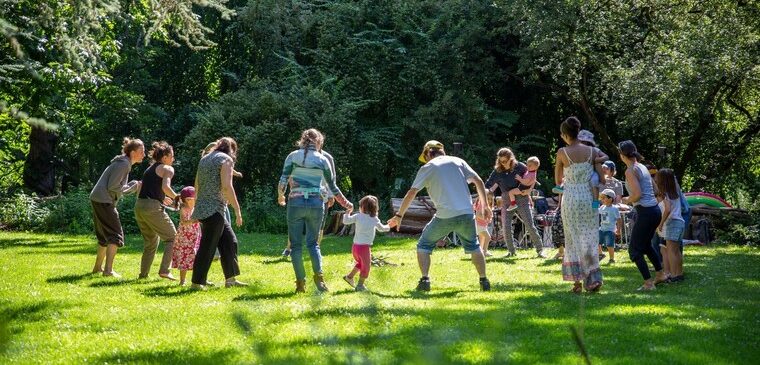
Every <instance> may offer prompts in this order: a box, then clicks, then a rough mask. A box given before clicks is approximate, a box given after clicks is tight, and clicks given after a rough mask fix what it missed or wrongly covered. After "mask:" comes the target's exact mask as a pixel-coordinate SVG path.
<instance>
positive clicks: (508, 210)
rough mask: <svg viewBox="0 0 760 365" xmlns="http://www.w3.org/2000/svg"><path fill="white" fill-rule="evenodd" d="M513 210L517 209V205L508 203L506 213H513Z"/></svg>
mask: <svg viewBox="0 0 760 365" xmlns="http://www.w3.org/2000/svg"><path fill="white" fill-rule="evenodd" d="M515 209H517V203H515V202H512V203H510V204H509V206H508V207H507V212H511V211H513V210H515Z"/></svg>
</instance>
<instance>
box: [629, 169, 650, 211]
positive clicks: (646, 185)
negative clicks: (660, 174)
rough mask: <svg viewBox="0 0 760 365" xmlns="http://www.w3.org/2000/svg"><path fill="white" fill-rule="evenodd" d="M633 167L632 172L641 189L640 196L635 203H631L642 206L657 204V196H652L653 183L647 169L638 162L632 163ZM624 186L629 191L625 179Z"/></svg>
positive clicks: (647, 206)
mask: <svg viewBox="0 0 760 365" xmlns="http://www.w3.org/2000/svg"><path fill="white" fill-rule="evenodd" d="M633 168H634V169H636V170H635V171H634V173H635V175H636V180H638V181H639V189H641V198H640V199H639V201H637V202H636V203H633V205H634V206H637V205H641V206H642V207H644V208H649V207H654V206H657V198H656V197H655V196H654V185H653V182H652V177H651V176H650V175H649V170H647V167H646V166H644V165H642V164H640V163H638V162H636V164H634V165H633ZM625 187H626V189H628V191H629V192H630V191H631V187H630V184H629V183H628V180H626V181H625Z"/></svg>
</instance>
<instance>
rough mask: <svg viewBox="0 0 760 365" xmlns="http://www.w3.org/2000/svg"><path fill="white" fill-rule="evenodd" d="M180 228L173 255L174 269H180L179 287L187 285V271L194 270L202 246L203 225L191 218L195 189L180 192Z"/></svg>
mask: <svg viewBox="0 0 760 365" xmlns="http://www.w3.org/2000/svg"><path fill="white" fill-rule="evenodd" d="M179 196H180V205H179V228H178V229H177V238H176V240H175V242H174V252H173V253H172V267H173V268H175V269H179V285H185V278H186V277H187V271H188V270H192V269H193V263H194V262H195V255H196V253H197V252H198V247H199V246H200V244H201V224H200V223H199V222H198V220H197V219H192V218H190V217H191V216H192V215H193V209H194V208H195V188H193V187H192V186H186V187H184V188H183V189H182V190H181V191H180V192H179Z"/></svg>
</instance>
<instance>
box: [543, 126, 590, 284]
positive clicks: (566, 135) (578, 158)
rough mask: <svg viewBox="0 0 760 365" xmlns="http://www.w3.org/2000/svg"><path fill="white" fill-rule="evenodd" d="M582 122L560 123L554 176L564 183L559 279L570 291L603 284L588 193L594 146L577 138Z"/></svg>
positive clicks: (558, 181)
mask: <svg viewBox="0 0 760 365" xmlns="http://www.w3.org/2000/svg"><path fill="white" fill-rule="evenodd" d="M580 130H581V122H580V121H579V120H578V118H576V117H569V118H567V119H565V121H563V122H562V124H561V125H560V136H561V137H562V139H563V140H564V141H565V143H567V146H566V147H563V148H560V149H559V151H557V157H556V161H557V163H556V166H555V167H554V179H555V183H556V184H557V185H560V184H562V185H563V193H562V204H561V207H562V224H563V226H564V230H565V255H564V258H563V261H562V278H563V279H564V280H565V281H573V282H574V284H573V288H572V290H571V292H573V293H581V292H582V291H583V287H585V288H586V290H587V291H590V292H594V291H598V290H599V289H600V288H601V287H602V270H601V269H600V267H599V250H598V242H599V233H598V227H599V223H598V217H597V211H596V209H593V207H592V204H591V202H592V200H594V199H595V197H593V196H592V194H591V175H592V174H593V172H594V169H593V161H596V160H597V158H598V157H599V156H598V152H597V149H595V148H593V147H589V146H586V145H584V144H582V143H581V141H579V140H578V133H579V132H580Z"/></svg>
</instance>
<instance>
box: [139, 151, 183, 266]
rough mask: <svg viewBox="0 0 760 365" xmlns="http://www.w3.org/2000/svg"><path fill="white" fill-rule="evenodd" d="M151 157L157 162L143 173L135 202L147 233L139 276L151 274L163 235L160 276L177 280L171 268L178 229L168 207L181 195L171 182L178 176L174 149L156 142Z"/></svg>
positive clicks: (140, 225)
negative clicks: (166, 206)
mask: <svg viewBox="0 0 760 365" xmlns="http://www.w3.org/2000/svg"><path fill="white" fill-rule="evenodd" d="M150 158H151V161H152V162H153V163H152V164H151V165H150V167H148V169H146V170H145V173H144V174H143V179H142V187H141V188H140V193H139V194H138V196H137V201H136V202H135V221H136V222H137V227H138V228H140V234H142V237H143V254H142V260H141V261H140V276H139V278H140V279H145V278H147V277H148V273H149V272H150V266H151V265H152V264H153V258H155V256H156V250H157V249H158V242H159V239H160V240H162V241H164V254H163V257H162V258H161V266H160V267H159V269H158V276H160V277H162V278H164V279H168V280H177V279H175V278H174V276H172V274H171V272H170V271H169V270H170V268H171V267H170V266H171V263H172V250H173V249H174V248H173V246H174V238H175V237H176V235H177V230H176V228H175V227H174V222H172V220H171V218H169V214H167V213H166V210H165V208H164V206H165V205H172V202H174V200H175V199H176V198H177V197H178V196H179V194H177V193H175V192H174V190H173V189H172V186H171V182H172V177H173V176H174V168H173V167H172V164H173V163H174V149H173V148H172V146H171V145H170V144H168V143H166V142H165V141H159V142H153V149H152V150H151V151H150Z"/></svg>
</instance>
